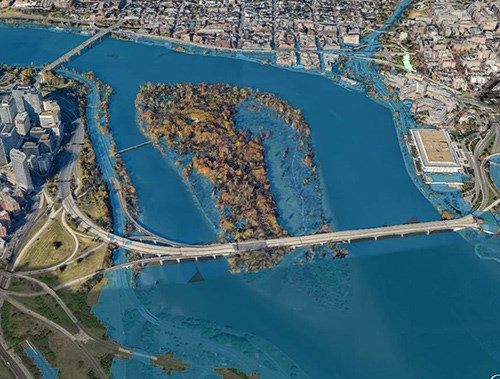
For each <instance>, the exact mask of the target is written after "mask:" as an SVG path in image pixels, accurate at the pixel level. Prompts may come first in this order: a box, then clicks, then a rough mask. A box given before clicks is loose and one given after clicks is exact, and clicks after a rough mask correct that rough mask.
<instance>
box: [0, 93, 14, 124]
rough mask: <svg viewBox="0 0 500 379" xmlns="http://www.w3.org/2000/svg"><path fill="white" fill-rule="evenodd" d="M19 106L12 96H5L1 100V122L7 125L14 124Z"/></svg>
mask: <svg viewBox="0 0 500 379" xmlns="http://www.w3.org/2000/svg"><path fill="white" fill-rule="evenodd" d="M16 113H17V106H16V102H15V100H14V98H13V97H12V96H11V95H3V96H2V98H1V99H0V121H1V122H3V123H5V124H13V123H14V118H15V117H16Z"/></svg>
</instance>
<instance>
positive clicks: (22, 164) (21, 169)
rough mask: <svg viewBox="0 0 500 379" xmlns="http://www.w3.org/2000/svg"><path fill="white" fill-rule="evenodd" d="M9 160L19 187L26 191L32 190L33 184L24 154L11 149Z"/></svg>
mask: <svg viewBox="0 0 500 379" xmlns="http://www.w3.org/2000/svg"><path fill="white" fill-rule="evenodd" d="M10 160H11V162H12V168H13V169H14V175H15V177H16V181H17V184H18V185H19V187H21V188H23V189H24V190H26V191H31V190H32V189H33V182H32V180H31V174H30V170H29V168H28V161H27V159H26V154H24V153H23V152H22V151H19V150H17V149H12V150H11V151H10Z"/></svg>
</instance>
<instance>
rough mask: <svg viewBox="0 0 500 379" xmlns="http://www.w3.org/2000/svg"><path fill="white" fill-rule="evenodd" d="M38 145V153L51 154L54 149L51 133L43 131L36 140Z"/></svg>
mask: <svg viewBox="0 0 500 379" xmlns="http://www.w3.org/2000/svg"><path fill="white" fill-rule="evenodd" d="M38 145H39V148H40V153H46V154H51V153H53V152H54V149H55V139H54V138H53V137H52V134H49V133H45V134H44V135H42V136H41V137H40V139H39V140H38Z"/></svg>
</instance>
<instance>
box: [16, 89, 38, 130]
mask: <svg viewBox="0 0 500 379" xmlns="http://www.w3.org/2000/svg"><path fill="white" fill-rule="evenodd" d="M12 96H14V100H15V101H16V106H17V110H18V111H19V112H28V115H29V118H30V121H31V123H32V124H33V125H36V124H38V122H39V118H38V115H39V114H40V113H42V112H43V102H42V95H41V93H40V91H39V90H37V89H36V88H34V87H31V86H24V85H20V84H18V85H16V86H15V87H14V88H13V89H12Z"/></svg>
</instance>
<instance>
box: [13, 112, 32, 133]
mask: <svg viewBox="0 0 500 379" xmlns="http://www.w3.org/2000/svg"><path fill="white" fill-rule="evenodd" d="M14 125H15V126H16V129H17V133H18V134H19V135H21V136H27V135H28V134H29V132H30V129H31V123H30V118H29V116H28V112H21V113H18V114H17V115H16V118H15V119H14Z"/></svg>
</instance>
